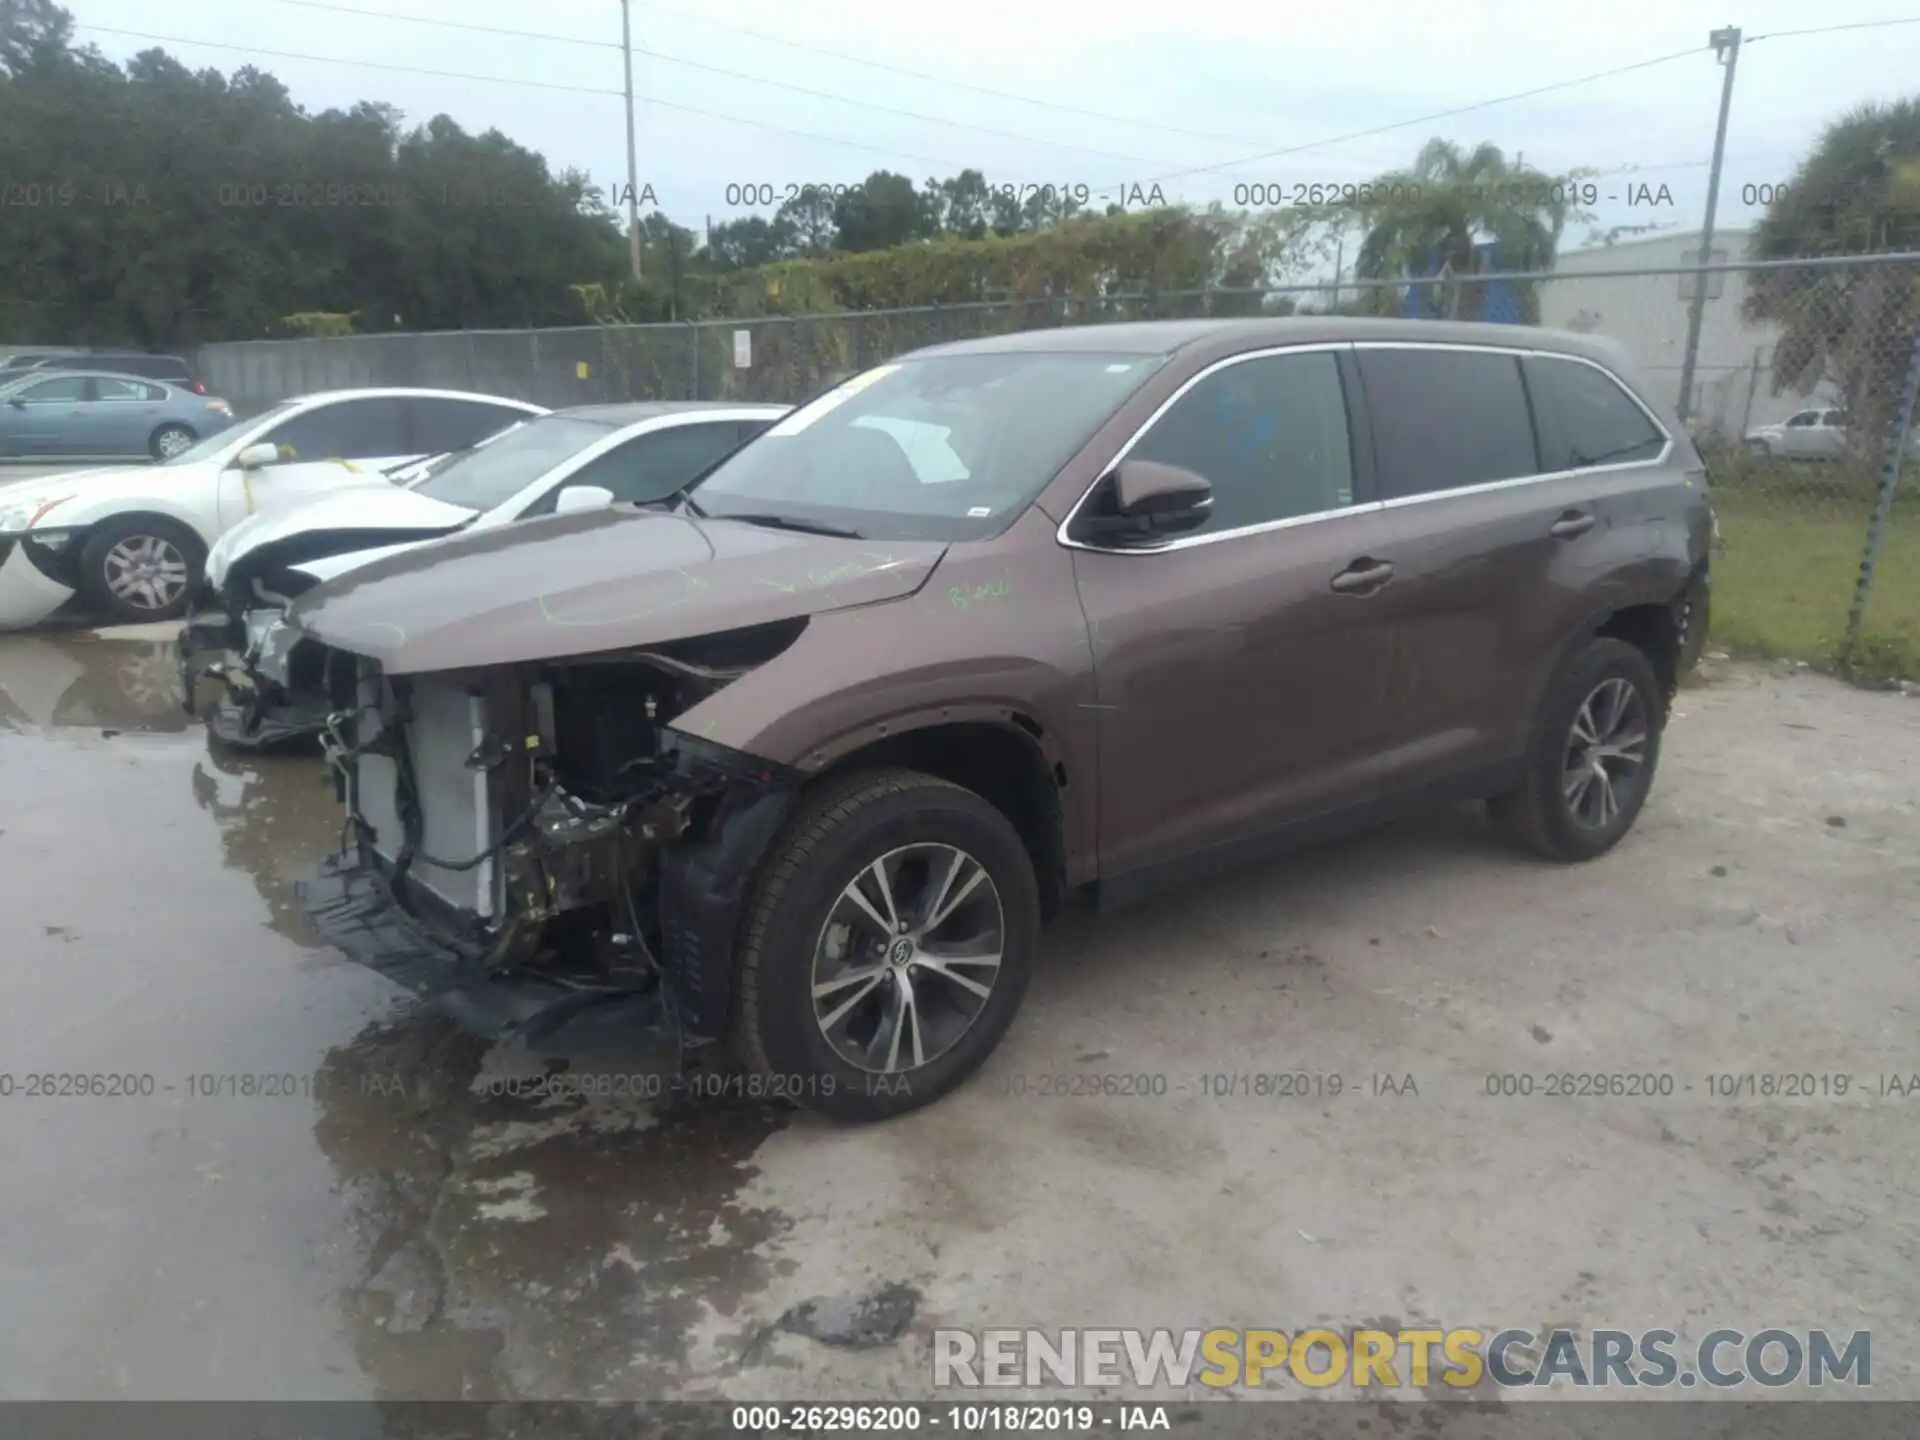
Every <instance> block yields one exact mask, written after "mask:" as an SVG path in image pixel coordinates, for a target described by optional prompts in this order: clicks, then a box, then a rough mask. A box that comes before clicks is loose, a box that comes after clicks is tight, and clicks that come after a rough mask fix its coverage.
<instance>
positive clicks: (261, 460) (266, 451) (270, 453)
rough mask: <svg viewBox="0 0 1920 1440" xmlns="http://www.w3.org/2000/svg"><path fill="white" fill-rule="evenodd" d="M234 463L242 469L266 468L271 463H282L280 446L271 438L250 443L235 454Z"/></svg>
mask: <svg viewBox="0 0 1920 1440" xmlns="http://www.w3.org/2000/svg"><path fill="white" fill-rule="evenodd" d="M233 463H234V464H236V465H238V466H239V467H240V468H241V469H242V470H264V469H265V468H266V467H267V466H269V465H278V464H279V463H280V447H279V446H278V445H276V444H274V443H273V442H272V441H271V440H262V441H261V442H260V443H259V444H258V445H249V446H247V448H246V449H244V450H242V451H241V452H240V453H239V454H238V455H236V456H234V457H233Z"/></svg>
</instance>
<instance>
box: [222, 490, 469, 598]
mask: <svg viewBox="0 0 1920 1440" xmlns="http://www.w3.org/2000/svg"><path fill="white" fill-rule="evenodd" d="M361 478H362V479H363V481H364V483H361V484H353V485H346V486H343V487H342V488H340V489H338V490H330V491H328V492H327V493H326V494H324V495H317V496H314V497H313V498H312V499H310V500H307V501H305V502H304V503H301V504H298V505H282V506H277V507H275V508H273V509H270V510H262V511H260V512H259V513H258V514H255V515H249V516H248V517H247V518H246V519H244V520H242V521H241V522H240V523H239V524H238V525H236V526H234V527H233V528H232V529H231V530H229V531H227V533H226V534H224V535H222V536H221V537H220V539H219V540H218V541H216V542H215V543H214V547H213V549H212V550H211V551H210V552H209V553H208V555H207V579H208V580H209V581H211V582H212V583H213V584H214V585H215V586H216V587H224V586H225V585H226V583H227V572H228V571H229V570H230V569H231V568H232V567H233V566H234V565H235V564H237V563H238V562H240V561H242V560H245V559H246V558H247V557H248V556H250V555H254V554H257V553H258V552H259V551H261V550H262V549H264V548H265V547H267V546H279V545H282V544H283V543H284V542H287V541H294V540H297V541H298V542H299V543H298V545H297V546H296V547H292V548H293V549H294V550H296V551H297V553H298V554H299V555H300V556H301V557H302V558H315V557H318V556H321V555H330V554H337V553H344V552H347V551H353V550H365V549H368V548H369V547H371V546H376V545H379V544H381V542H382V540H383V538H386V539H399V538H403V537H404V538H406V539H413V540H422V539H426V538H429V537H430V536H434V535H444V534H447V533H448V532H450V531H453V530H457V529H459V528H460V527H461V526H462V525H465V524H466V523H467V522H468V521H470V520H472V519H473V516H474V512H473V511H471V510H468V509H466V508H465V507H464V506H460V505H449V504H447V503H446V501H444V500H434V499H431V498H429V497H428V496H425V495H421V494H417V493H416V492H414V491H412V490H402V489H401V488H400V487H399V486H397V485H395V484H393V483H392V482H391V481H389V480H387V479H386V478H385V477H384V476H380V475H377V474H376V475H368V476H364V477H361Z"/></svg>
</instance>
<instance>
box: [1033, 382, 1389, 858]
mask: <svg viewBox="0 0 1920 1440" xmlns="http://www.w3.org/2000/svg"><path fill="white" fill-rule="evenodd" d="M1346 350H1347V347H1345V346H1339V347H1319V348H1309V349H1297V350H1290V351H1277V352H1276V351H1268V352H1257V353H1254V354H1249V355H1243V356H1235V357H1232V358H1231V359H1228V360H1225V361H1221V362H1218V363H1216V364H1215V365H1213V366H1212V367H1210V368H1209V369H1207V370H1205V371H1203V372H1202V373H1201V374H1200V375H1199V376H1197V377H1196V378H1195V379H1193V380H1191V381H1189V382H1188V384H1187V386H1186V387H1184V388H1183V389H1182V390H1181V391H1179V392H1177V393H1176V395H1175V396H1174V398H1173V399H1172V400H1171V401H1170V403H1169V404H1168V405H1167V406H1165V407H1163V408H1162V410H1161V411H1160V412H1159V413H1158V414H1157V415H1156V416H1155V417H1154V418H1153V419H1152V420H1150V421H1149V422H1148V424H1147V426H1146V428H1145V429H1144V430H1143V431H1142V432H1141V433H1140V434H1139V435H1138V436H1137V437H1136V439H1135V441H1134V442H1133V444H1132V445H1131V446H1130V447H1129V448H1127V449H1124V450H1123V451H1122V452H1121V455H1120V456H1117V457H1116V463H1117V461H1118V459H1120V458H1132V459H1138V460H1153V461H1159V462H1161V463H1163V464H1170V465H1179V466H1183V467H1185V468H1186V469H1189V470H1192V471H1194V472H1196V473H1197V474H1200V475H1202V476H1204V477H1205V478H1206V479H1207V480H1208V481H1209V482H1210V483H1211V484H1212V486H1213V507H1212V513H1211V514H1210V516H1209V518H1208V519H1207V521H1206V522H1205V523H1204V525H1202V526H1200V527H1199V528H1196V529H1193V530H1189V531H1187V532H1185V533H1183V534H1180V535H1177V536H1174V537H1172V538H1170V539H1167V540H1165V541H1163V542H1161V543H1160V544H1159V545H1157V546H1156V547H1155V548H1152V549H1145V550H1115V549H1112V548H1108V546H1107V545H1106V544H1105V543H1103V542H1101V541H1099V540H1096V539H1094V538H1092V537H1090V536H1089V535H1087V534H1086V533H1085V532H1079V531H1076V529H1075V527H1074V525H1073V523H1072V522H1071V521H1070V522H1069V525H1068V527H1067V536H1068V543H1069V544H1070V545H1071V546H1072V547H1073V565H1074V577H1075V580H1076V582H1077V584H1078V587H1079V592H1080V602H1081V608H1082V609H1083V611H1084V612H1085V616H1086V621H1087V626H1088V634H1089V640H1090V645H1091V649H1092V658H1093V669H1094V676H1095V688H1096V696H1095V702H1096V709H1097V712H1098V713H1097V720H1098V731H1099V757H1100V763H1099V768H1100V804H1099V822H1098V824H1099V848H1100V867H1101V873H1102V875H1103V876H1116V875H1120V874H1123V873H1125V872H1129V871H1137V870H1143V869H1146V868H1147V867H1150V866H1156V865H1159V864H1162V863H1165V862H1169V861H1173V860H1176V859H1182V858H1186V857H1194V856H1197V855H1199V854H1200V853H1201V852H1204V851H1205V850H1208V849H1211V848H1213V847H1214V846H1215V845H1216V844H1221V845H1230V844H1232V843H1234V842H1236V841H1240V840H1245V839H1251V838H1253V837H1254V836H1256V835H1258V834H1259V833H1260V832H1262V831H1264V830H1267V829H1270V828H1272V827H1273V826H1275V825H1276V824H1277V823H1279V822H1282V821H1286V820H1291V819H1301V818H1306V817H1310V816H1313V815H1316V814H1319V813H1322V812H1326V811H1332V810H1341V809H1346V808H1348V807H1350V806H1354V805H1357V804H1361V803H1364V802H1366V801H1368V800H1369V799H1371V798H1372V795H1373V783H1372V768H1371V764H1370V758H1371V755H1372V752H1373V750H1374V748H1375V745H1376V740H1377V736H1378V733H1379V728H1380V726H1381V724H1382V712H1381V703H1382V701H1383V699H1384V698H1385V689H1386V680H1387V674H1388V664H1389V660H1390V654H1391V633H1392V632H1391V628H1390V626H1389V624H1388V623H1387V622H1386V620H1385V612H1384V610H1383V609H1382V604H1381V601H1380V600H1379V599H1378V598H1377V596H1378V591H1377V590H1372V589H1371V587H1367V586H1363V587H1362V588H1361V590H1360V591H1358V592H1355V591H1350V590H1349V591H1345V592H1342V591H1336V590H1335V589H1333V588H1332V581H1333V579H1334V577H1335V576H1336V575H1339V574H1341V573H1342V572H1345V571H1347V570H1349V569H1350V568H1352V567H1354V566H1355V565H1356V563H1364V562H1375V561H1378V560H1379V559H1380V558H1381V556H1382V550H1381V546H1382V542H1383V540H1384V538H1385V522H1384V520H1383V518H1382V516H1381V514H1380V508H1379V506H1378V505H1377V504H1373V503H1370V502H1369V499H1368V497H1367V496H1366V495H1365V494H1364V493H1363V492H1360V491H1359V490H1357V489H1356V486H1357V485H1358V484H1359V479H1358V477H1360V476H1361V475H1363V474H1364V473H1365V466H1364V465H1362V464H1356V463H1355V450H1356V448H1357V447H1356V445H1355V442H1354V437H1353V435H1352V432H1351V425H1350V420H1349V415H1348V409H1347V404H1346V399H1345V392H1346V389H1347V387H1348V385H1349V384H1350V383H1351V380H1350V376H1349V375H1348V374H1347V373H1346V371H1347V368H1348V366H1349V365H1350V364H1351V357H1350V355H1347V354H1346ZM1110 483H1111V481H1110V479H1103V480H1102V481H1101V482H1100V484H1099V485H1097V486H1095V487H1094V491H1093V492H1092V494H1091V495H1090V496H1089V501H1090V502H1091V503H1090V504H1086V505H1083V506H1082V507H1081V510H1082V511H1085V510H1087V509H1090V508H1092V504H1097V502H1098V500H1099V498H1100V495H1101V491H1102V487H1105V486H1108V485H1109V484H1110ZM1076 518H1077V517H1076ZM1370 591H1371V593H1369V592H1370Z"/></svg>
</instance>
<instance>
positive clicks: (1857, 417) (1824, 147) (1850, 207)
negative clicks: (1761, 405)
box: [1746, 98, 1920, 460]
mask: <svg viewBox="0 0 1920 1440" xmlns="http://www.w3.org/2000/svg"><path fill="white" fill-rule="evenodd" d="M1783 190H1784V193H1783V194H1782V195H1781V196H1780V198H1778V199H1776V200H1775V201H1774V203H1773V204H1772V205H1771V206H1770V207H1768V209H1767V212H1766V214H1765V215H1764V216H1763V217H1762V218H1761V220H1760V223H1759V224H1758V225H1757V226H1755V227H1754V237H1753V242H1752V248H1751V253H1752V257H1753V258H1754V259H1757V260H1785V259H1792V258H1795V257H1798V256H1803V255H1823V256H1831V255H1871V254H1873V253H1874V252H1876V251H1900V250H1912V249H1916V248H1920V98H1913V99H1906V100H1899V101H1895V102H1894V103H1892V104H1884V105H1873V104H1869V105H1862V106H1860V107H1859V108H1857V109H1855V110H1852V111H1850V112H1849V113H1848V114H1846V115H1844V116H1842V117H1841V118H1840V119H1839V120H1837V121H1835V122H1834V123H1833V124H1831V125H1829V126H1828V127H1827V129H1826V131H1825V132H1824V133H1823V134H1822V135H1821V137H1820V140H1819V142H1818V143H1817V144H1816V145H1815V146H1814V148H1813V151H1812V153H1811V154H1809V155H1808V156H1807V158H1806V159H1805V160H1803V161H1802V162H1801V164H1800V166H1799V168H1798V169H1797V170H1796V171H1795V172H1794V174H1793V176H1792V177H1791V178H1790V179H1789V180H1788V182H1787V184H1786V185H1785V186H1784V187H1783ZM1917 288H1920V282H1916V280H1915V278H1914V276H1913V273H1912V271H1911V269H1910V268H1909V267H1906V266H1859V267H1849V268H1842V269H1839V270H1794V269H1785V270H1756V271H1753V272H1751V276H1750V279H1749V283H1748V289H1747V299H1746V314H1747V318H1748V319H1750V320H1756V321H1771V322H1772V323H1774V324H1776V325H1778V326H1780V327H1781V335H1780V341H1779V343H1778V344H1777V345H1776V346H1775V348H1774V357H1773V387H1774V393H1775V394H1779V393H1780V392H1781V391H1783V390H1787V389H1793V390H1797V391H1800V392H1801V393H1805V392H1807V391H1809V390H1811V389H1812V388H1813V387H1814V386H1815V385H1816V384H1817V383H1818V382H1819V381H1821V380H1823V379H1825V380H1830V381H1832V382H1833V383H1834V384H1835V385H1836V386H1837V387H1838V389H1839V391H1840V394H1841V397H1842V400H1843V402H1844V405H1845V408H1846V410H1847V411H1848V413H1849V415H1850V417H1851V424H1850V425H1849V427H1848V432H1849V434H1848V438H1849V441H1850V442H1851V443H1852V444H1853V445H1854V446H1855V447H1856V448H1857V449H1858V451H1859V452H1860V453H1861V455H1862V456H1863V458H1867V459H1872V460H1877V459H1878V458H1879V456H1880V455H1881V454H1882V453H1883V447H1884V445H1885V443H1886V441H1887V439H1888V437H1889V434H1890V431H1891V425H1892V420H1893V415H1894V407H1895V405H1896V404H1897V403H1898V400H1899V395H1900V386H1901V382H1902V381H1903V379H1904V378H1905V374H1906V366H1907V364H1908V357H1909V356H1910V355H1911V353H1912V349H1913V343H1914V342H1913V337H1914V332H1915V327H1916V326H1917V325H1920V296H1917V295H1916V289H1917Z"/></svg>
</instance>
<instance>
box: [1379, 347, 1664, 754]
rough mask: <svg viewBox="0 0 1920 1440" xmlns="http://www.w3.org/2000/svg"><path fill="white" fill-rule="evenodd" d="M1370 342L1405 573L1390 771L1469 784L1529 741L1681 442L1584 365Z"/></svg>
mask: <svg viewBox="0 0 1920 1440" xmlns="http://www.w3.org/2000/svg"><path fill="white" fill-rule="evenodd" d="M1357 348H1358V360H1359V370H1360V374H1361V377H1362V380H1363V382H1364V391H1365V396H1366V407H1367V416H1368V421H1369V426H1370V429H1371V432H1372V437H1373V443H1374V455H1375V466H1376V475H1377V478H1378V483H1379V486H1380V495H1381V498H1382V500H1383V502H1384V505H1385V512H1386V513H1385V523H1386V525H1387V527H1388V530H1389V536H1390V538H1389V540H1388V542H1387V552H1388V554H1389V555H1390V556H1391V558H1392V560H1393V564H1394V567H1395V583H1394V584H1393V586H1392V587H1391V588H1390V589H1389V591H1388V592H1387V595H1388V598H1389V604H1388V606H1387V607H1386V608H1388V609H1389V610H1390V611H1391V612H1392V615H1393V619H1394V622H1395V627H1396V629H1395V650H1394V666H1393V682H1392V687H1391V692H1390V698H1389V701H1388V713H1389V714H1390V715H1391V716H1392V717H1393V732H1394V733H1393V734H1392V736H1391V738H1390V742H1389V749H1388V753H1387V754H1386V755H1385V756H1384V757H1383V766H1384V771H1385V783H1386V785H1387V786H1388V787H1389V789H1391V790H1393V791H1396V792H1403V791H1409V790H1416V789H1420V788H1422V787H1426V786H1439V785H1442V784H1446V783H1449V782H1465V783H1469V784H1470V783H1471V782H1473V781H1475V780H1477V779H1479V778H1480V774H1481V772H1483V771H1491V770H1493V769H1495V768H1497V767H1499V766H1501V765H1503V764H1504V763H1506V762H1509V761H1511V760H1512V759H1513V758H1514V757H1515V756H1517V755H1518V754H1519V753H1521V751H1522V750H1524V748H1525V745H1526V739H1527V736H1528V735H1529V734H1530V727H1531V724H1532V719H1533V717H1532V713H1531V711H1532V701H1533V696H1534V695H1535V693H1536V692H1537V690H1538V688H1539V686H1540V684H1541V683H1542V682H1543V680H1544V679H1545V676H1546V674H1547V672H1548V671H1549V670H1550V668H1551V666H1552V665H1554V664H1555V663H1557V659H1558V656H1559V654H1560V651H1561V649H1562V647H1563V645H1564V644H1565V642H1566V641H1567V640H1568V639H1569V638H1570V637H1572V636H1573V635H1575V634H1577V633H1579V631H1580V630H1581V629H1582V627H1583V626H1584V625H1585V624H1586V622H1587V621H1588V620H1589V619H1590V618H1591V617H1592V616H1593V615H1594V614H1595V613H1596V612H1597V611H1599V610H1602V609H1604V608H1605V607H1606V606H1607V605H1608V604H1609V597H1610V596H1611V595H1612V594H1613V592H1614V590H1615V588H1616V585H1615V574H1616V571H1617V570H1618V569H1619V568H1621V567H1624V566H1625V565H1628V564H1630V563H1631V559H1632V555H1633V554H1634V553H1636V551H1637V549H1639V548H1645V547H1644V546H1643V545H1642V540H1641V537H1640V536H1639V535H1638V533H1637V527H1636V526H1635V525H1634V524H1633V523H1632V517H1633V515H1634V514H1635V506H1634V504H1633V502H1632V498H1631V497H1632V495H1633V493H1634V492H1635V491H1636V490H1639V489H1642V488H1644V487H1645V486H1646V485H1647V484H1648V483H1650V482H1651V483H1655V484H1658V483H1660V477H1661V475H1662V472H1661V470H1660V468H1659V466H1658V464H1657V463H1653V462H1657V461H1658V460H1659V459H1660V458H1661V457H1663V456H1664V455H1665V454H1666V452H1667V450H1668V441H1667V436H1666V434H1665V432H1664V431H1663V430H1661V429H1660V427H1659V426H1658V425H1656V424H1655V423H1654V421H1653V420H1652V419H1651V417H1650V416H1649V415H1648V414H1647V412H1646V410H1645V409H1644V407H1642V406H1641V405H1640V403H1639V402H1638V401H1637V400H1635V399H1634V398H1633V397H1632V396H1631V395H1630V394H1628V393H1627V392H1626V391H1625V390H1624V389H1623V388H1622V387H1621V386H1620V384H1619V383H1618V382H1617V381H1616V380H1615V379H1614V378H1613V377H1612V376H1611V375H1609V373H1608V372H1607V371H1605V370H1604V369H1602V368H1601V367H1599V366H1597V365H1594V364H1592V363H1591V362H1588V361H1585V360H1581V359H1575V358H1573V357H1569V356H1562V355H1548V354H1540V353H1526V354H1522V352H1519V351H1517V350H1499V349H1492V348H1482V347H1471V346H1446V345H1420V344H1414V343H1407V344H1392V343H1380V344H1362V345H1360V346H1359V347H1357ZM1622 521H1625V522H1627V523H1624V524H1623V523H1621V522H1622Z"/></svg>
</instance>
